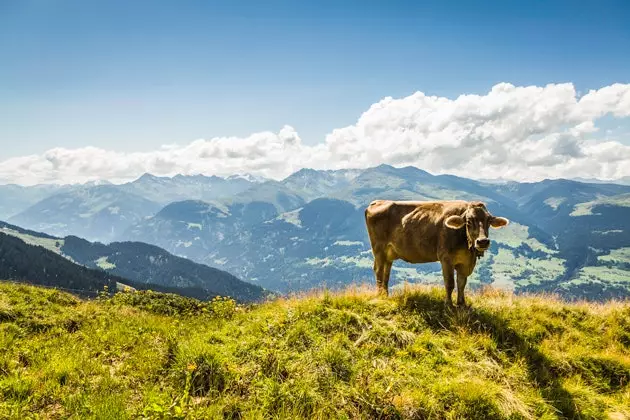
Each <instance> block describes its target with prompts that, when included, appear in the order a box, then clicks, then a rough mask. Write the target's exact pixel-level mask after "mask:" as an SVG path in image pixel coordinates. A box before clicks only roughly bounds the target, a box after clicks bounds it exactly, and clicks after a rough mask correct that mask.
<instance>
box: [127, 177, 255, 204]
mask: <svg viewBox="0 0 630 420" xmlns="http://www.w3.org/2000/svg"><path fill="white" fill-rule="evenodd" d="M264 181H266V180H265V179H264V178H260V177H254V176H251V175H247V174H245V175H238V176H231V177H228V178H221V177H218V176H204V175H175V176H174V177H159V176H155V175H151V174H144V175H142V176H141V177H140V178H138V179H137V180H135V181H133V182H129V183H126V184H122V185H120V186H119V187H118V188H119V189H120V190H122V191H125V192H128V193H131V194H134V195H137V196H140V197H144V198H146V199H147V200H151V201H154V202H156V203H160V204H168V203H170V202H173V201H182V200H204V201H212V200H215V199H217V198H221V197H226V196H232V195H234V194H238V193H240V192H242V191H245V190H247V189H248V188H250V187H251V186H253V185H256V184H259V183H262V182H264Z"/></svg>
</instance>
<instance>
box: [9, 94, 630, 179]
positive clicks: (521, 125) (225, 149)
mask: <svg viewBox="0 0 630 420" xmlns="http://www.w3.org/2000/svg"><path fill="white" fill-rule="evenodd" d="M607 114H610V115H612V117H613V118H625V117H629V116H630V84H613V85H610V86H606V87H603V88H601V89H599V90H591V91H589V92H588V93H586V94H585V95H583V96H581V97H579V96H578V94H577V93H576V90H575V88H574V86H573V85H572V84H570V83H565V84H551V85H547V86H544V87H539V86H527V87H517V86H513V85H511V84H508V83H501V84H498V85H496V86H494V87H493V88H492V89H491V90H490V92H488V93H487V94H485V95H461V96H459V97H458V98H456V99H449V98H444V97H437V96H427V95H425V94H424V93H422V92H417V93H415V94H413V95H410V96H408V97H405V98H400V99H394V98H391V97H388V98H384V99H383V100H381V101H380V102H378V103H375V104H373V105H372V106H371V107H370V108H369V109H368V110H367V111H366V112H364V113H363V115H361V116H360V117H359V119H358V121H357V122H356V123H355V124H354V125H351V126H348V127H343V128H338V129H335V130H333V131H332V132H331V133H330V134H328V135H327V136H326V138H325V140H324V141H323V142H321V143H320V144H317V145H314V146H311V145H305V144H303V143H302V141H301V139H300V137H299V135H298V133H297V132H296V130H295V129H294V128H292V127H289V126H285V127H283V128H282V129H281V130H280V131H279V132H278V133H272V132H262V133H255V134H252V135H251V136H249V137H247V138H235V137H220V138H212V139H209V140H195V141H193V142H191V143H189V144H187V145H184V146H177V145H169V146H164V147H162V148H160V149H158V150H155V151H152V152H145V153H121V152H116V151H112V150H104V149H100V148H95V147H85V148H81V149H63V148H56V149H52V150H49V151H47V152H45V153H43V154H41V155H32V156H25V157H20V158H14V159H9V160H6V161H4V162H2V163H1V164H0V182H3V183H9V182H15V183H22V184H34V183H42V182H44V183H47V182H62V183H71V182H85V181H92V180H100V179H106V180H109V181H112V182H123V181H127V180H131V179H134V178H136V177H137V176H139V175H141V174H142V173H144V172H150V173H153V174H156V175H169V176H170V175H175V174H178V173H181V174H199V173H202V174H208V175H210V174H213V175H231V174H234V173H243V172H248V173H252V174H258V175H263V176H267V177H271V178H282V177H284V176H287V175H289V174H290V173H292V172H294V171H296V170H298V169H300V168H303V167H310V168H320V169H340V168H364V167H369V166H375V165H378V164H381V163H388V164H392V165H394V166H404V165H413V166H417V167H420V168H422V169H425V170H428V171H429V172H432V173H451V174H456V175H460V176H467V177H471V178H507V179H515V180H539V179H542V178H558V177H582V178H587V177H597V178H602V179H615V178H620V177H623V176H629V175H630V147H629V146H626V145H624V144H622V143H620V142H616V141H610V140H607V141H603V140H598V139H597V138H596V137H595V135H596V133H597V131H598V127H597V120H598V119H599V118H601V117H603V116H604V115H607Z"/></svg>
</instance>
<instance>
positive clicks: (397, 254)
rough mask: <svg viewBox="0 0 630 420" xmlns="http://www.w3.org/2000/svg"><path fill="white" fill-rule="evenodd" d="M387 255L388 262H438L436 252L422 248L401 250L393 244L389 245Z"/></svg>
mask: <svg viewBox="0 0 630 420" xmlns="http://www.w3.org/2000/svg"><path fill="white" fill-rule="evenodd" d="M388 254H389V255H388V257H389V259H390V260H395V259H401V260H403V261H405V262H408V263H411V264H423V263H431V262H436V261H438V257H437V251H434V250H429V249H422V248H412V249H409V247H405V248H402V247H399V246H396V245H395V244H390V249H389V252H388Z"/></svg>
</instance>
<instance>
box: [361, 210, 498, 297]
mask: <svg viewBox="0 0 630 420" xmlns="http://www.w3.org/2000/svg"><path fill="white" fill-rule="evenodd" d="M365 223H366V225H367V230H368V234H369V236H370V243H371V245H372V253H373V254H374V274H375V275H376V285H377V288H378V290H379V293H382V294H385V295H388V293H389V290H388V285H389V275H390V271H391V268H392V263H393V262H394V261H395V260H397V259H401V260H403V261H406V262H409V263H429V262H437V261H439V262H440V263H441V264H442V275H443V276H444V286H445V287H446V303H447V304H448V305H452V300H451V295H452V293H453V289H454V288H455V284H454V283H455V275H454V272H453V271H454V270H455V271H457V305H458V306H464V305H465V304H466V302H465V299H464V288H465V287H466V280H467V279H468V276H470V275H471V274H472V272H473V269H474V268H475V264H476V262H477V258H479V257H481V256H482V255H483V253H484V251H486V250H487V249H488V247H489V246H490V239H488V227H489V226H491V227H493V228H501V227H503V226H506V225H507V224H508V223H509V221H508V219H506V218H504V217H496V216H493V215H491V214H490V213H489V212H488V210H487V209H486V206H485V204H484V203H482V202H479V201H473V202H467V201H389V200H376V201H373V202H372V203H371V204H370V205H369V206H368V207H367V209H366V210H365ZM464 226H465V228H464Z"/></svg>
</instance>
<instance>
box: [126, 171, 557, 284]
mask: <svg viewBox="0 0 630 420" xmlns="http://www.w3.org/2000/svg"><path fill="white" fill-rule="evenodd" d="M279 193H281V194H284V195H285V196H291V197H293V198H294V200H293V202H292V203H285V204H286V205H278V200H277V196H278V194H279ZM319 195H322V197H318V196H319ZM247 198H249V199H250V201H249V203H247ZM375 198H392V199H445V198H462V199H469V200H472V199H481V200H484V201H486V202H487V203H488V207H489V208H490V210H491V211H492V212H494V213H495V214H501V215H503V216H506V217H509V218H510V219H511V220H512V221H513V223H512V225H511V227H510V229H509V230H501V231H496V232H493V235H494V239H495V244H494V246H493V249H492V251H491V252H490V255H489V256H488V257H487V258H486V259H485V260H482V261H481V263H480V267H479V269H478V272H477V274H476V275H475V276H474V277H473V278H472V279H471V281H472V282H473V283H476V284H482V283H494V284H501V285H502V286H504V287H508V288H516V289H519V288H521V287H524V286H525V285H527V284H536V285H541V284H543V283H545V282H546V281H551V280H556V279H558V278H559V277H560V276H561V275H562V274H563V273H564V272H565V268H564V260H563V259H561V258H558V256H557V253H558V251H557V250H555V248H554V247H555V242H554V238H553V236H552V235H550V234H548V233H547V232H545V231H544V230H542V229H540V228H539V227H538V226H537V225H535V224H534V223H532V220H533V219H532V217H530V216H529V215H528V214H526V213H525V212H522V211H520V210H519V209H518V204H517V202H516V201H515V200H514V197H510V196H506V195H504V194H502V193H501V192H500V191H497V190H496V189H495V187H494V186H488V185H485V184H481V183H478V182H476V181H472V180H468V179H465V178H459V177H454V176H434V175H431V174H429V173H428V172H425V171H422V170H420V169H418V168H413V167H405V168H394V167H391V166H388V165H381V166H378V167H375V168H369V169H367V170H362V171H314V170H302V171H299V172H297V173H295V174H293V175H291V176H289V177H288V178H286V179H284V180H282V181H279V182H278V181H274V182H268V183H264V184H260V185H259V186H257V187H252V188H251V189H250V190H248V191H247V192H245V193H241V194H239V195H237V197H236V199H237V200H240V202H239V203H238V204H237V205H236V204H234V201H236V200H234V199H233V200H231V201H229V200H228V201H227V202H224V203H216V202H215V203H212V204H210V203H203V202H199V201H194V202H193V201H183V202H178V203H172V204H170V205H168V206H166V207H165V208H164V209H162V211H160V212H159V213H157V214H156V215H155V216H154V217H152V218H149V219H146V220H143V221H142V222H140V223H138V224H136V225H135V226H133V227H131V228H130V229H128V230H127V231H126V232H125V234H124V235H123V238H125V239H127V240H139V241H143V242H148V243H154V244H156V245H158V246H161V247H163V248H165V249H167V250H169V251H171V252H173V253H175V254H176V255H180V256H185V257H187V258H191V259H194V260H196V261H198V262H202V263H207V264H211V265H216V266H220V267H221V268H222V269H225V270H227V271H229V272H231V273H233V274H235V275H236V276H238V277H239V278H243V279H247V280H248V281H252V282H256V283H257V284H260V285H261V286H263V287H265V288H268V289H271V290H278V291H281V292H289V291H294V290H308V289H310V288H312V287H318V286H321V285H324V284H325V285H326V286H328V287H332V288H339V287H343V286H345V285H347V284H348V283H351V282H368V283H372V282H373V273H372V255H371V251H370V246H369V241H368V238H367V232H366V230H365V221H364V216H363V211H364V208H365V206H366V205H367V204H368V203H369V202H370V201H371V200H373V199H375ZM243 203H246V204H243ZM236 206H239V207H236ZM239 209H246V210H247V211H246V212H243V211H239ZM513 261H517V262H518V264H510V262H513ZM440 276H441V274H440V267H439V265H438V264H435V263H434V264H424V265H411V264H405V263H402V262H397V263H395V265H394V277H395V280H394V281H393V282H394V283H397V284H398V286H401V285H402V283H403V281H404V280H409V281H411V282H437V283H441V281H442V280H441V277H440Z"/></svg>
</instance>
